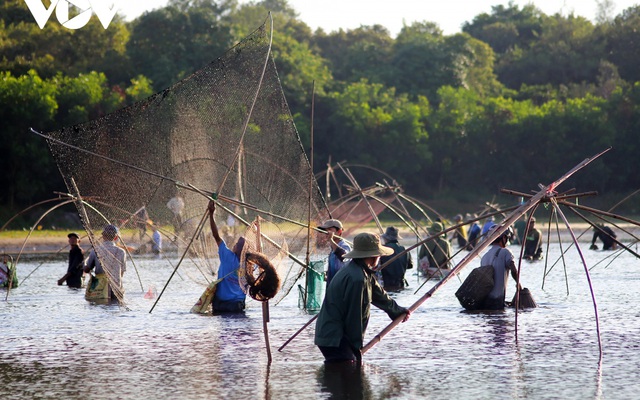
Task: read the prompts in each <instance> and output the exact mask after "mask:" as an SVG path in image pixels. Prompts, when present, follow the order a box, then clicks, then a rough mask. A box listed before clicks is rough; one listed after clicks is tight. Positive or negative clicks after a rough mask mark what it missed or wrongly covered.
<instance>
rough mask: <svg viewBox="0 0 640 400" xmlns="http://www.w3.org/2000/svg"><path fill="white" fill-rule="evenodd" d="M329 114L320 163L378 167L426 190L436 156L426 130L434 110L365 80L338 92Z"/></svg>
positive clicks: (424, 101)
mask: <svg viewBox="0 0 640 400" xmlns="http://www.w3.org/2000/svg"><path fill="white" fill-rule="evenodd" d="M326 101H328V102H329V103H330V108H331V110H330V113H329V115H330V116H328V118H327V120H325V121H323V122H324V126H323V129H321V130H320V131H321V132H322V134H321V135H318V137H317V139H316V141H317V143H318V156H319V158H320V159H321V160H324V161H325V162H326V160H328V158H329V156H331V157H332V158H333V159H334V160H348V161H349V162H354V163H362V164H367V165H375V166H376V167H378V168H381V169H382V170H384V171H387V172H388V173H390V174H391V175H392V176H398V177H399V179H400V180H402V181H403V182H410V184H411V185H412V186H414V185H419V186H422V185H423V183H422V174H423V173H424V167H425V165H426V161H427V160H429V159H430V157H431V152H430V149H429V146H428V144H427V139H428V137H429V136H428V134H427V131H426V129H425V122H426V118H427V117H428V116H429V113H430V106H429V103H428V101H427V99H426V98H424V97H422V96H420V97H418V99H417V101H415V102H412V101H410V99H409V97H408V96H407V95H406V94H396V92H395V90H394V89H393V88H391V89H388V88H385V87H384V86H383V85H381V84H378V83H369V82H367V81H365V80H362V81H360V82H356V83H352V84H349V85H348V86H347V87H346V88H345V89H344V91H342V92H333V93H331V94H330V98H329V99H326Z"/></svg>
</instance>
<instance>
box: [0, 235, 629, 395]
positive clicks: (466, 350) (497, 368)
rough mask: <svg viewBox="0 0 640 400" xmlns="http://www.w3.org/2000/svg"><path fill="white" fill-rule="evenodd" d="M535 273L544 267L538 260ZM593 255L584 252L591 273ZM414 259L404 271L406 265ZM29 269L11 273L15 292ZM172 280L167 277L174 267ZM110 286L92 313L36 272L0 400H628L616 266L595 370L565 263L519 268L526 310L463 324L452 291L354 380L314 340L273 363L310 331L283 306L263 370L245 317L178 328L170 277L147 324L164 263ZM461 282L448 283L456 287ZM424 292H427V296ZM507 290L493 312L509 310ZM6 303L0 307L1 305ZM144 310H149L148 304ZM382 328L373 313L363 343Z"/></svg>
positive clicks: (249, 315)
mask: <svg viewBox="0 0 640 400" xmlns="http://www.w3.org/2000/svg"><path fill="white" fill-rule="evenodd" d="M551 251H552V253H551V254H550V255H548V256H547V259H549V260H551V261H555V259H556V258H557V254H558V252H559V250H558V248H557V247H553V246H552V249H551ZM605 255H607V254H606V253H603V252H593V251H587V252H585V256H586V257H588V262H589V263H590V264H595V263H596V262H597V261H598V260H600V259H601V258H603V256H605ZM414 256H415V255H414ZM38 264H39V262H37V261H30V262H27V263H23V264H20V265H19V266H18V274H19V276H20V277H21V278H22V277H24V276H27V274H29V273H30V272H31V271H32V270H33V269H34V268H35V267H36V266H37V265H38ZM174 264H175V263H174ZM136 265H137V267H138V269H139V274H140V279H141V281H142V282H143V289H142V290H141V288H140V283H139V282H138V279H137V277H136V276H135V274H133V273H128V275H126V276H125V279H126V280H125V287H126V291H127V292H126V300H127V305H128V307H129V308H130V310H129V311H127V310H126V309H124V308H120V307H118V306H117V305H94V304H89V303H87V302H86V301H85V300H84V297H83V292H82V291H79V290H74V289H68V288H66V287H64V286H63V287H59V286H57V285H56V280H57V279H58V278H59V276H60V275H61V274H63V273H64V271H65V270H66V259H65V256H64V255H62V256H61V260H60V261H59V262H56V263H51V264H46V265H43V266H42V267H40V268H39V269H38V270H37V271H35V272H34V273H33V274H32V276H30V277H29V279H28V280H27V281H26V282H24V284H22V285H20V287H18V288H17V289H15V290H12V292H11V294H10V296H9V301H7V302H4V301H2V303H1V304H0V323H1V324H2V329H1V330H0V378H1V379H2V380H1V382H2V384H1V385H0V396H1V397H2V398H3V399H5V398H7V399H10V398H16V399H17V398H65V399H79V398H83V399H84V398H89V399H101V398H106V399H113V398H126V399H132V398H136V399H137V398H144V397H151V398H188V399H192V398H229V399H245V398H251V399H285V398H286V399H288V398H296V399H300V398H302V399H307V398H308V399H318V398H326V399H329V398H331V399H384V398H394V399H396V398H400V399H403V398H405V399H415V398H432V399H450V398H464V399H472V398H473V399H475V398H496V399H512V398H531V399H537V398H558V399H564V398H634V397H636V396H637V394H636V393H637V384H636V381H637V371H638V369H639V367H640V352H639V351H638V350H639V349H638V346H640V345H638V343H639V342H640V341H639V340H638V339H639V338H640V318H639V315H638V314H640V311H638V309H637V307H635V306H634V305H635V304H637V302H638V293H640V269H638V261H637V260H636V259H635V258H634V257H633V256H631V255H629V254H623V255H621V256H620V257H618V258H616V261H615V262H614V263H613V264H611V265H610V266H609V267H606V268H605V266H604V264H600V266H598V267H596V268H594V269H593V270H592V271H591V278H592V281H593V285H594V290H595V293H596V298H597V301H598V307H599V315H600V326H601V334H602V342H603V348H604V358H603V361H602V366H601V368H600V367H599V365H598V344H597V336H596V328H595V320H594V310H593V304H592V301H591V295H590V292H589V288H588V283H587V280H586V278H585V275H584V270H583V267H582V266H581V265H580V264H579V259H578V257H575V255H572V256H571V257H567V275H568V276H569V280H568V287H569V292H568V293H567V283H566V282H565V279H564V276H565V272H564V269H563V267H562V265H558V266H556V267H555V268H554V270H553V271H552V272H551V273H550V274H549V275H548V276H547V278H546V281H545V286H544V290H543V289H541V286H542V275H543V271H544V261H543V262H539V263H526V264H523V266H522V268H523V269H522V272H521V276H522V283H523V285H524V286H526V287H528V288H530V289H531V291H532V294H533V296H534V298H535V300H536V302H537V303H538V305H539V308H536V309H532V310H527V311H524V312H521V313H520V314H518V325H517V331H518V337H517V340H516V337H515V331H516V322H515V314H514V310H505V311H504V312H493V313H483V312H464V311H462V308H461V307H460V305H459V304H458V302H457V300H456V298H455V296H454V292H455V291H456V289H457V288H458V286H459V285H460V281H459V280H458V279H454V280H451V281H450V282H449V283H448V284H447V285H444V286H443V287H442V288H441V289H440V290H438V291H437V292H436V293H435V294H434V296H433V297H432V298H430V299H429V300H428V301H427V302H425V303H424V304H423V306H422V307H421V308H419V309H418V310H416V312H414V313H413V315H412V318H411V319H410V320H409V321H408V322H407V323H405V324H400V325H399V326H398V327H397V328H396V329H394V330H393V331H392V332H391V333H390V334H389V335H387V336H386V337H385V338H384V340H383V341H382V342H381V343H379V344H378V345H377V346H375V347H374V348H373V349H372V350H371V351H369V352H368V353H367V354H366V355H365V356H364V365H363V366H362V367H361V368H356V367H353V366H345V365H325V364H324V363H323V357H322V355H321V353H320V352H319V351H318V349H317V348H316V347H315V346H314V345H313V324H312V325H311V326H310V327H309V328H308V329H306V330H305V331H303V332H302V333H301V334H300V335H299V336H298V337H297V338H296V339H295V340H294V341H292V342H291V343H290V344H289V345H288V346H287V347H286V348H285V349H284V350H283V351H282V352H278V351H277V350H276V349H277V348H278V347H280V345H281V344H282V343H284V342H285V341H286V340H287V339H288V338H289V337H290V336H291V335H292V334H293V333H294V332H295V331H296V330H297V329H298V328H300V327H301V326H302V325H304V323H305V322H307V321H308V319H309V318H310V316H309V315H307V314H305V313H304V312H303V311H301V310H299V309H298V308H297V298H296V294H295V293H292V295H291V296H289V297H288V298H286V299H285V300H284V301H283V302H282V303H281V304H279V305H278V306H271V307H270V321H271V322H270V323H269V335H270V341H271V344H272V354H273V363H272V364H271V366H270V367H269V366H268V365H267V355H266V349H265V343H264V337H263V333H262V314H261V308H260V306H259V304H257V303H253V304H252V306H251V307H249V308H248V310H247V312H246V313H245V314H244V315H224V316H216V317H211V316H201V315H194V314H190V313H189V309H190V308H191V306H192V305H193V303H194V302H195V301H196V300H197V299H198V297H199V296H200V294H201V292H202V290H203V287H201V286H198V285H196V284H194V283H193V282H192V280H190V279H188V273H187V272H186V271H185V273H184V274H183V275H184V276H185V277H186V278H185V279H184V280H182V279H180V278H176V277H174V279H173V280H172V281H171V283H170V284H169V285H168V287H167V289H166V292H165V293H164V295H163V297H162V298H161V299H160V300H159V302H158V305H157V306H156V308H155V309H154V311H153V313H149V310H150V309H151V306H152V305H153V302H155V300H156V299H155V298H151V299H150V298H145V294H147V293H148V291H149V288H150V287H152V286H155V287H157V288H161V287H163V286H164V284H165V283H166V280H167V279H168V277H169V275H170V274H171V271H172V268H171V267H170V266H169V265H168V263H166V262H163V260H150V259H141V260H138V261H137V263H136ZM468 270H470V268H468V269H467V270H465V271H463V273H462V276H461V277H460V278H461V279H464V276H466V274H467V273H468ZM412 272H413V271H411V270H410V271H409V273H408V274H407V280H408V281H409V283H410V287H409V288H407V289H405V290H403V291H401V292H397V293H394V294H393V296H394V297H396V299H397V300H398V302H399V303H400V304H402V305H406V306H408V305H410V304H412V303H413V302H415V301H416V300H417V299H418V298H419V297H420V296H421V295H423V294H424V293H425V292H426V291H427V290H429V289H430V288H431V286H432V284H431V283H429V284H427V285H425V286H424V288H423V289H421V291H420V292H419V293H418V294H416V295H414V294H413V292H414V291H415V289H416V288H417V287H418V286H419V285H420V284H421V281H420V280H419V279H418V278H417V277H416V276H414V275H411V273H412ZM433 284H435V282H433ZM513 289H514V286H513V284H512V283H510V287H509V290H510V292H508V293H507V297H510V296H511V295H513ZM4 294H5V292H0V295H2V298H3V299H4ZM147 297H149V296H147ZM388 322H389V319H388V317H387V316H386V314H384V313H383V312H381V311H380V310H377V309H374V310H373V311H372V317H371V321H370V326H369V329H368V332H367V339H368V338H371V337H372V336H373V335H374V334H376V333H378V332H379V331H380V330H381V329H383V328H384V327H385V326H386V325H387V324H388Z"/></svg>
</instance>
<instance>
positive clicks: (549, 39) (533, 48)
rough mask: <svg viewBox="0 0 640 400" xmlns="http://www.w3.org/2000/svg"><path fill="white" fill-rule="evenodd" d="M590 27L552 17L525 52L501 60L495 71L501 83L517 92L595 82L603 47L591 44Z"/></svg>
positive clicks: (580, 21) (570, 18)
mask: <svg viewBox="0 0 640 400" xmlns="http://www.w3.org/2000/svg"><path fill="white" fill-rule="evenodd" d="M595 39H596V37H595V36H594V26H593V25H592V24H591V22H589V21H588V20H586V19H585V18H582V17H576V16H574V15H569V16H568V17H563V16H561V15H558V14H556V15H555V16H553V17H550V18H546V19H545V23H544V24H543V31H542V32H541V34H540V37H539V38H538V40H537V41H536V42H533V43H531V44H530V46H529V48H528V49H523V50H521V51H513V52H510V53H508V54H506V55H505V56H503V57H502V58H501V60H500V62H499V63H498V65H497V67H496V69H497V72H498V76H499V79H500V81H501V82H503V83H504V84H505V85H507V86H508V87H510V88H514V89H517V88H519V87H520V85H522V84H523V83H526V84H527V85H544V84H547V83H550V84H552V85H560V84H570V83H579V82H582V81H586V82H595V81H596V77H597V74H598V66H599V64H600V58H601V55H602V54H603V51H604V43H602V42H601V41H595Z"/></svg>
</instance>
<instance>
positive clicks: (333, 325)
mask: <svg viewBox="0 0 640 400" xmlns="http://www.w3.org/2000/svg"><path fill="white" fill-rule="evenodd" d="M391 254H393V250H392V249H390V248H388V247H385V246H382V245H381V244H380V238H379V237H378V235H375V234H372V233H366V232H365V233H360V234H358V235H356V237H355V238H354V240H353V250H352V251H350V252H349V253H347V254H345V256H344V257H345V258H351V261H350V262H349V263H348V264H347V265H345V266H344V267H343V268H341V269H340V270H339V271H338V273H337V274H336V276H335V277H334V278H333V280H332V281H331V283H330V284H329V286H328V287H327V293H326V295H325V298H324V302H323V303H322V308H321V309H320V313H319V314H318V320H317V321H316V333H315V340H314V343H315V344H316V345H317V346H318V348H319V349H320V351H321V352H322V354H323V355H324V358H325V362H327V363H333V362H358V363H360V362H361V361H362V353H361V349H362V346H363V342H364V333H365V331H366V329H367V324H368V323H369V315H370V311H371V304H373V305H374V306H376V307H378V308H380V309H382V310H383V311H385V312H386V313H387V315H388V316H389V317H390V318H391V319H396V318H397V317H399V316H401V315H403V314H404V315H405V317H404V320H403V322H405V321H407V320H408V319H409V315H410V314H411V312H410V311H409V310H408V309H406V308H403V307H400V306H399V305H398V303H396V302H395V300H393V299H392V298H391V297H389V295H388V294H387V292H385V290H384V289H383V288H382V287H381V286H380V284H379V283H378V281H377V280H376V277H375V274H374V271H373V269H374V268H375V267H376V265H378V262H379V261H380V256H389V255H391Z"/></svg>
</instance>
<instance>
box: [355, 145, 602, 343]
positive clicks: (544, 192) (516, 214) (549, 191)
mask: <svg viewBox="0 0 640 400" xmlns="http://www.w3.org/2000/svg"><path fill="white" fill-rule="evenodd" d="M609 150H611V148H610V147H609V148H608V149H606V150H604V151H602V152H600V153H598V154H596V155H595V156H593V157H590V158H586V159H584V160H583V161H582V162H580V163H579V164H578V165H576V166H575V167H573V168H572V169H571V170H569V171H568V172H567V173H565V174H564V175H563V176H562V177H560V178H559V179H558V180H556V181H555V182H553V183H551V184H550V185H548V186H546V187H544V188H543V189H541V190H540V191H539V192H538V193H537V194H536V195H534V196H532V197H530V198H529V200H527V201H526V202H525V203H523V204H522V205H520V206H519V207H518V208H517V209H516V210H515V211H513V212H512V213H511V214H510V216H509V217H508V218H507V219H506V220H505V221H503V222H502V224H500V225H499V226H498V228H497V229H496V230H494V231H493V233H492V234H491V235H489V236H488V237H487V238H485V240H483V241H482V242H480V243H479V244H478V246H477V247H476V248H474V249H473V250H472V251H471V252H470V253H469V254H467V255H466V256H465V257H464V258H463V259H462V261H460V263H458V265H456V266H455V267H454V268H453V269H452V270H451V272H450V273H449V275H447V276H445V277H444V278H443V279H442V280H441V281H440V282H438V283H437V284H436V285H435V286H434V287H433V288H431V290H429V291H428V292H427V293H426V294H425V295H424V296H422V297H421V298H420V299H418V300H417V301H416V302H415V303H414V304H413V305H411V307H409V311H414V310H416V309H417V308H418V307H419V306H420V305H421V304H422V303H424V302H425V301H426V300H427V299H429V298H430V297H431V296H432V295H433V293H435V291H436V290H438V289H439V288H440V287H441V286H442V285H444V284H445V283H447V282H448V281H449V279H451V278H452V276H453V275H454V274H455V273H457V272H458V271H459V270H461V269H462V268H464V267H465V266H466V265H467V264H468V263H469V262H471V260H473V258H475V257H476V256H477V255H478V254H479V253H480V252H481V251H482V250H484V249H485V248H486V247H487V246H489V244H490V243H492V242H493V241H494V240H495V239H496V238H498V237H499V236H500V235H502V234H503V233H504V231H506V230H507V229H508V228H509V226H511V225H512V224H513V223H514V222H515V221H516V220H518V218H520V217H521V216H522V215H523V214H524V213H526V212H528V211H529V210H530V209H532V208H533V207H534V206H536V205H537V204H539V203H540V202H541V201H542V200H543V199H545V198H550V197H553V196H554V195H555V194H556V192H555V189H556V187H557V186H559V185H560V184H562V183H563V182H564V181H566V180H567V179H569V177H571V176H572V175H573V174H575V173H576V172H577V171H579V170H581V169H582V168H584V167H585V166H587V165H588V164H589V163H591V162H592V161H593V160H595V159H597V158H598V157H600V156H601V155H602V154H604V153H606V152H607V151H609ZM517 312H518V310H517V309H516V313H517ZM404 317H405V316H404V315H401V316H399V317H398V318H396V319H395V320H394V321H393V322H391V323H390V324H389V325H387V327H386V328H384V329H383V330H382V331H381V332H380V333H379V334H377V335H376V336H374V338H373V339H372V340H371V341H369V343H367V345H366V346H364V347H363V348H362V354H364V353H366V352H367V351H368V350H370V349H371V348H372V347H373V346H375V345H376V344H377V343H379V342H380V341H382V338H383V337H384V336H386V335H387V334H388V333H389V332H391V330H393V328H395V327H396V326H397V325H398V324H400V322H402V320H403V319H404Z"/></svg>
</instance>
